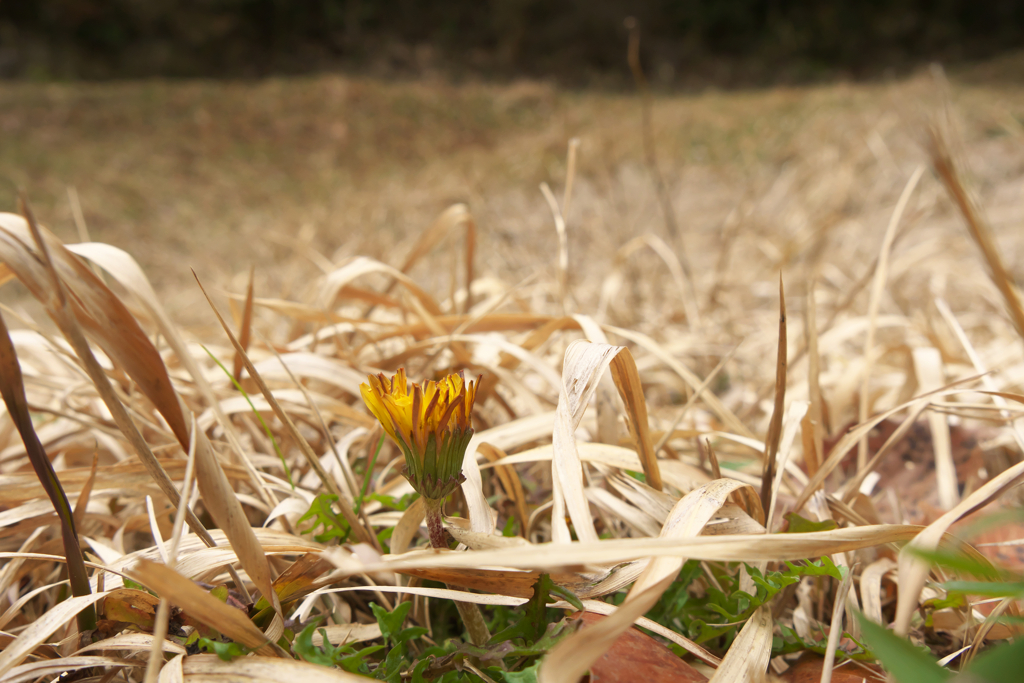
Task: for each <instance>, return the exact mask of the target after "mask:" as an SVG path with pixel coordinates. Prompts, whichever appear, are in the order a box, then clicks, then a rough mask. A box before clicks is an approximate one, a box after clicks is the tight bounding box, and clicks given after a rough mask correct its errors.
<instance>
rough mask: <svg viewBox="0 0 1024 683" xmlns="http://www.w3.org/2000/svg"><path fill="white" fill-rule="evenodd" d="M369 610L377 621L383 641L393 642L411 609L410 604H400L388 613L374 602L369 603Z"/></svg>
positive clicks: (407, 602)
mask: <svg viewBox="0 0 1024 683" xmlns="http://www.w3.org/2000/svg"><path fill="white" fill-rule="evenodd" d="M370 609H372V610H373V616H374V617H375V618H376V619H377V625H378V626H380V633H381V635H382V636H383V637H384V640H393V639H394V638H395V636H397V635H398V634H399V633H400V632H401V630H402V624H403V623H404V622H405V617H406V615H407V614H409V610H410V609H412V602H409V601H406V602H403V603H400V604H399V605H397V606H396V607H395V609H394V611H393V612H388V611H387V610H386V609H384V608H383V607H381V606H380V605H378V604H377V603H375V602H371V603H370Z"/></svg>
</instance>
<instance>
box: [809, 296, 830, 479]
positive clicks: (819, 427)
mask: <svg viewBox="0 0 1024 683" xmlns="http://www.w3.org/2000/svg"><path fill="white" fill-rule="evenodd" d="M816 284H817V282H816V280H811V282H809V283H808V285H807V305H806V306H805V307H804V334H805V335H806V337H807V339H806V348H807V397H808V399H809V400H810V403H811V405H810V408H809V409H808V411H807V418H806V419H807V420H808V421H809V422H810V426H811V432H810V433H809V434H808V437H809V438H807V439H806V440H805V442H804V462H805V463H806V465H807V472H808V474H811V475H813V474H814V473H815V472H816V471H817V470H818V465H819V464H820V463H821V459H822V458H823V457H825V453H824V451H825V446H824V443H825V429H826V425H825V413H824V410H823V408H822V406H823V401H822V396H821V355H820V354H819V353H818V304H817V302H816V301H815V299H814V291H815V289H816V288H817V287H816Z"/></svg>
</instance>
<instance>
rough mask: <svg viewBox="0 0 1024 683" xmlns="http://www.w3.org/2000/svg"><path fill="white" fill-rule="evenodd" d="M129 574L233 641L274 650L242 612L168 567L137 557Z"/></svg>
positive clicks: (263, 651) (259, 649) (260, 649)
mask: <svg viewBox="0 0 1024 683" xmlns="http://www.w3.org/2000/svg"><path fill="white" fill-rule="evenodd" d="M128 575H129V576H130V577H131V578H132V580H133V581H138V582H139V583H141V584H142V585H144V586H146V587H147V588H149V589H150V590H152V591H153V592H155V593H156V594H158V595H160V596H161V597H165V598H167V599H168V600H169V601H170V602H171V603H172V604H174V605H176V606H178V607H180V608H181V609H183V610H185V611H186V612H188V614H189V615H191V616H192V617H193V618H194V619H197V620H199V621H200V622H202V623H203V624H205V625H207V626H209V627H210V628H212V629H215V630H217V631H219V632H220V633H223V634H224V635H225V636H227V637H228V638H230V639H232V640H234V641H235V642H238V643H241V644H242V645H245V646H246V647H249V648H253V649H255V650H256V652H258V653H260V654H265V655H271V654H274V652H275V648H274V647H272V646H271V641H270V640H269V639H268V638H267V636H266V635H264V634H263V633H262V632H261V631H260V630H259V629H258V628H256V626H255V625H254V624H253V623H252V622H251V621H250V620H249V617H248V616H247V615H246V613H245V612H243V611H241V610H239V609H236V608H234V607H231V606H229V605H227V604H225V603H223V602H221V601H220V600H218V599H217V598H215V597H214V596H212V595H210V594H209V593H208V592H206V591H204V590H203V589H202V588H200V587H199V586H197V585H196V584H195V583H193V582H192V581H189V580H188V579H186V578H185V577H184V576H182V575H181V574H179V573H178V572H176V571H174V570H173V569H171V568H170V567H167V566H164V565H162V564H158V563H156V562H150V561H149V560H139V563H138V564H137V565H135V568H134V569H132V570H131V571H129V572H128Z"/></svg>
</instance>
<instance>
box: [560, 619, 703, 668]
mask: <svg viewBox="0 0 1024 683" xmlns="http://www.w3.org/2000/svg"><path fill="white" fill-rule="evenodd" d="M606 618H607V617H605V616H604V615H603V614H594V613H593V612H584V613H583V615H582V616H580V619H581V620H582V621H583V623H584V628H586V626H589V625H591V624H595V623H597V622H598V621H600V620H602V619H606ZM707 680H708V678H707V676H705V675H704V674H702V673H701V672H699V671H697V670H696V669H694V668H693V667H692V666H690V665H689V664H687V663H686V662H684V661H683V660H682V659H680V658H679V657H677V656H676V655H675V654H674V653H673V652H672V651H671V650H669V649H668V648H667V647H665V646H664V645H662V644H661V643H659V642H658V641H657V640H655V639H654V638H652V637H650V636H649V635H647V634H646V633H643V632H642V631H640V630H639V629H637V628H631V629H629V630H628V631H626V632H625V633H623V634H622V635H621V636H619V637H618V638H616V640H615V643H614V644H613V645H612V646H611V647H610V648H609V649H608V651H607V652H605V653H604V655H603V656H602V657H601V658H600V659H598V660H597V661H596V662H594V665H593V666H592V667H590V682H591V683H633V681H643V683H703V682H704V681H707Z"/></svg>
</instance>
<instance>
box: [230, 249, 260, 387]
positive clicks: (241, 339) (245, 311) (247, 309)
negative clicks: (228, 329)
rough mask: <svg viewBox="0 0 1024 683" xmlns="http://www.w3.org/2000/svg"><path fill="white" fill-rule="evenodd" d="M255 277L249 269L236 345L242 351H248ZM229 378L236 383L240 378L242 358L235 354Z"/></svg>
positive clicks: (253, 271)
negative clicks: (233, 379) (237, 344)
mask: <svg viewBox="0 0 1024 683" xmlns="http://www.w3.org/2000/svg"><path fill="white" fill-rule="evenodd" d="M255 275H256V266H252V267H251V268H250V269H249V286H248V287H246V289H245V306H244V307H243V308H242V322H241V324H240V325H239V326H238V343H239V345H241V347H242V350H243V351H248V350H249V340H250V339H251V338H252V301H253V289H254V287H253V278H254V276H255ZM231 376H232V377H234V378H235V381H236V382H237V381H238V380H239V379H240V378H241V376H242V357H241V356H239V355H238V353H237V352H236V353H235V357H234V361H233V362H232V364H231Z"/></svg>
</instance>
